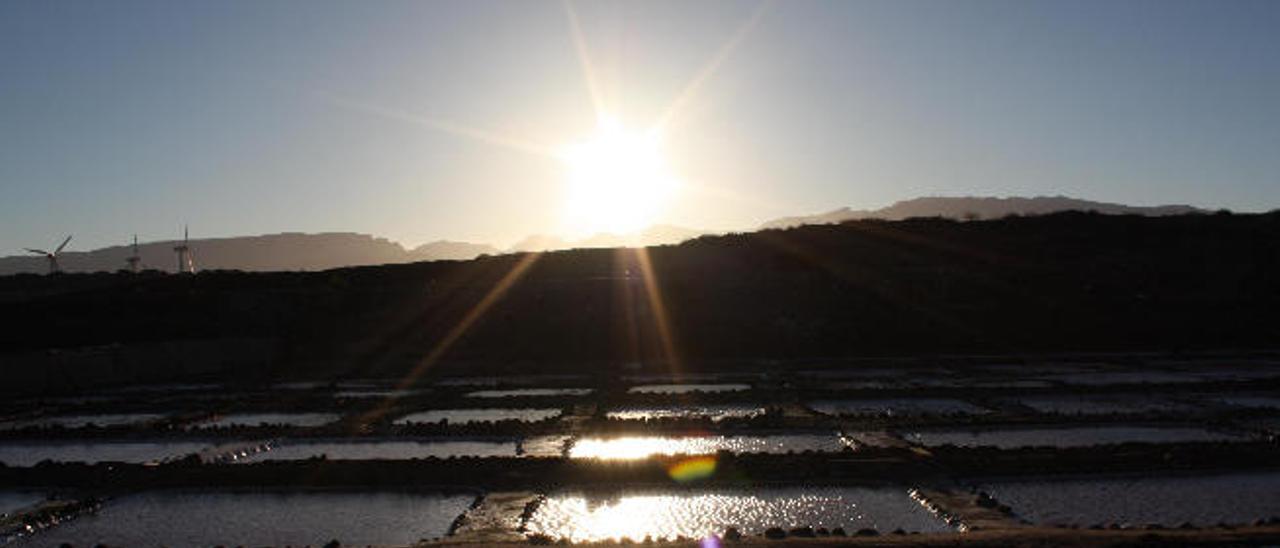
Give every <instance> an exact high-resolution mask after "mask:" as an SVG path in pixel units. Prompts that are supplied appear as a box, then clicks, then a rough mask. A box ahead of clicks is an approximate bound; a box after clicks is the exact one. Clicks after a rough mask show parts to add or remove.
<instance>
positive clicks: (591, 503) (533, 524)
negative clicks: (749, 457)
mask: <svg viewBox="0 0 1280 548" xmlns="http://www.w3.org/2000/svg"><path fill="white" fill-rule="evenodd" d="M806 525H808V526H812V527H814V528H815V529H816V528H819V527H826V528H828V529H830V528H835V527H844V528H845V529H846V530H848V531H850V532H852V531H853V530H857V529H861V528H866V527H874V528H876V529H878V530H880V531H881V532H889V531H892V530H894V529H898V528H902V529H904V530H907V531H919V532H926V533H933V532H945V531H951V530H952V529H950V528H949V527H948V526H947V525H946V524H944V523H943V522H942V521H940V520H938V519H937V518H936V517H935V516H934V515H932V514H930V513H929V512H928V511H927V510H925V509H924V508H923V507H922V506H920V505H919V504H918V503H916V502H915V501H914V500H912V499H911V497H910V496H909V495H908V493H907V489H906V488H901V489H888V488H884V489H869V488H802V487H797V488H764V489H753V490H751V491H736V490H707V491H695V492H688V491H669V492H664V491H631V492H624V493H620V494H614V495H599V494H583V493H563V494H555V495H552V496H549V497H547V499H546V501H544V502H543V503H542V504H541V505H540V506H539V507H538V510H537V511H536V512H534V514H533V516H532V517H530V518H529V521H528V523H527V524H526V528H527V530H528V532H529V533H532V534H544V535H549V536H551V537H553V538H557V539H558V538H567V539H569V540H570V541H573V542H588V541H603V540H608V539H622V538H630V539H632V540H641V539H643V538H644V537H646V536H650V537H652V538H654V539H674V538H676V537H679V536H684V537H687V538H694V539H697V538H704V537H706V536H708V535H711V534H721V533H723V532H724V530H725V528H727V527H736V528H738V529H739V530H740V531H742V532H743V533H744V534H748V535H752V534H759V533H761V532H763V531H764V530H765V529H768V528H769V527H783V528H791V527H803V526H806Z"/></svg>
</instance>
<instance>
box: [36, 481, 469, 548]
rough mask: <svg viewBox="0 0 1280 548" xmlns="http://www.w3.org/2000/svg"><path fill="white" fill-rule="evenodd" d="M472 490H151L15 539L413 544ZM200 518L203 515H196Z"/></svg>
mask: <svg viewBox="0 0 1280 548" xmlns="http://www.w3.org/2000/svg"><path fill="white" fill-rule="evenodd" d="M474 500H475V497H474V496H472V495H442V494H418V493H362V492H285V493H226V492H215V493H207V492H151V493H142V494H137V495H129V496H125V497H121V498H119V499H116V500H112V501H109V502H108V503H107V504H105V505H104V507H103V508H102V510H101V511H99V512H97V513H96V514H90V515H86V516H81V517H79V518H76V519H74V520H72V521H70V522H67V523H64V524H62V525H59V526H56V527H54V528H52V529H50V530H47V531H44V532H41V533H39V534H36V535H34V536H32V537H28V538H25V539H22V540H19V541H18V542H17V543H16V544H15V546H21V547H35V546H57V545H59V544H61V543H64V542H65V543H70V544H72V545H74V546H93V545H95V544H98V543H103V544H107V545H111V546H170V547H196V546H215V545H223V546H237V545H243V546H266V545H273V546H285V545H294V546H304V545H311V546H321V545H323V544H325V543H326V542H329V541H330V540H334V539H336V540H338V541H340V542H341V543H342V545H344V546H365V545H376V546H407V545H410V544H413V543H416V542H417V541H418V540H420V539H432V538H438V537H441V536H444V535H445V534H446V533H448V530H449V525H450V524H451V523H452V522H453V520H454V518H456V517H457V516H458V515H459V514H461V513H462V512H463V511H465V510H466V509H467V507H468V506H469V505H470V504H471V503H472V501H474ZM193 518H197V519H193Z"/></svg>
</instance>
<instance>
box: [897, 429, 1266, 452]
mask: <svg viewBox="0 0 1280 548" xmlns="http://www.w3.org/2000/svg"><path fill="white" fill-rule="evenodd" d="M902 437H903V438H904V439H906V440H907V441H909V442H913V443H918V444H921V445H925V446H928V447H937V446H940V445H955V446H958V447H997V448H1000V449H1016V448H1019V447H1088V446H1093V445H1109V444H1118V443H1186V442H1211V441H1239V440H1242V439H1244V438H1243V437H1242V436H1238V435H1235V434H1228V433H1225V432H1215V431H1211V430H1205V429H1203V428H1178V427H1156V426H1151V427H1148V426H1097V427H1093V426H1089V427H1076V428H1010V429H999V430H924V431H918V432H907V433H905V434H903V436H902Z"/></svg>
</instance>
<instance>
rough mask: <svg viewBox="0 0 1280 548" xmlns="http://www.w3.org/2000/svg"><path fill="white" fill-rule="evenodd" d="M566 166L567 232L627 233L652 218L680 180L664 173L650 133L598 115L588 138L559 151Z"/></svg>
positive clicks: (658, 140)
mask: <svg viewBox="0 0 1280 548" xmlns="http://www.w3.org/2000/svg"><path fill="white" fill-rule="evenodd" d="M560 158H561V160H562V161H563V162H564V163H565V166H566V167H567V168H568V180H567V181H566V185H567V186H566V195H565V213H564V222H565V229H566V232H567V233H568V234H570V235H574V236H587V235H591V234H597V233H601V232H607V233H612V234H620V235H628V234H634V233H636V232H639V231H641V230H643V229H645V228H647V227H648V226H650V225H651V224H653V222H654V221H655V220H657V218H658V216H659V215H661V214H662V212H663V210H664V208H665V207H666V205H667V204H668V203H669V202H670V201H671V199H672V198H673V197H674V195H675V193H676V191H677V190H678V188H679V182H678V181H677V180H676V179H675V177H673V176H672V175H671V173H670V172H669V171H668V168H667V165H666V161H665V159H664V158H663V155H662V142H661V138H660V136H659V135H657V134H656V133H655V132H652V131H649V132H633V131H629V130H627V129H626V128H623V127H622V126H620V125H619V124H618V122H617V121H616V120H615V119H613V118H610V117H601V119H600V122H599V124H598V126H597V127H596V131H595V133H594V134H593V135H591V137H590V138H588V139H586V140H584V141H581V142H578V143H575V144H572V145H570V146H568V147H565V149H564V150H563V151H561V153H560Z"/></svg>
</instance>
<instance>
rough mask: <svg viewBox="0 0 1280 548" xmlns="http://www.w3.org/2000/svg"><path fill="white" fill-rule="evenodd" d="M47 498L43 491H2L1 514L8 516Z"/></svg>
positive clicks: (0, 500) (0, 494)
mask: <svg viewBox="0 0 1280 548" xmlns="http://www.w3.org/2000/svg"><path fill="white" fill-rule="evenodd" d="M44 499H45V496H44V495H43V494H41V493H34V492H31V491H12V490H5V491H0V516H6V515H9V514H11V513H13V512H16V511H18V510H21V509H23V508H26V507H28V506H31V505H33V504H36V503H38V502H40V501H42V500H44Z"/></svg>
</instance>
